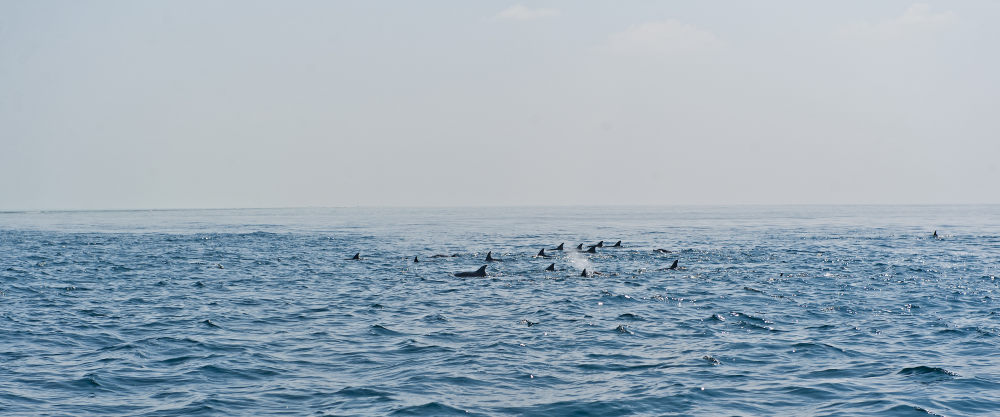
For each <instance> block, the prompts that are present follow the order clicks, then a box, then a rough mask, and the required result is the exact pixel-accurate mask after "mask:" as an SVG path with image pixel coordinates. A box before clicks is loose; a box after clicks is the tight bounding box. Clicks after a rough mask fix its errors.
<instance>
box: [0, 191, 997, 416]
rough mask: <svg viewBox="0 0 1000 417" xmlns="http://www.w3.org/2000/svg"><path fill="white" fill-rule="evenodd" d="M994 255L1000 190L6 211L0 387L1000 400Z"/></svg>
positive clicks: (383, 406)
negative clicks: (839, 203) (855, 199)
mask: <svg viewBox="0 0 1000 417" xmlns="http://www.w3.org/2000/svg"><path fill="white" fill-rule="evenodd" d="M934 230H938V233H939V234H940V236H939V238H936V239H935V238H932V237H931V233H932V232H933V231H934ZM599 240H604V241H605V242H608V243H610V242H614V241H617V240H622V241H623V246H624V247H623V248H620V249H615V248H607V247H605V248H600V249H598V253H597V254H593V255H591V254H581V253H579V252H577V251H576V250H575V247H576V245H577V244H579V243H587V244H593V243H596V242H597V241H599ZM560 242H565V243H566V248H567V250H566V251H564V252H556V251H548V252H549V253H550V254H552V255H554V256H553V257H552V258H551V259H538V258H534V257H533V255H535V254H536V253H537V252H538V250H539V249H541V248H543V247H545V248H553V247H555V246H556V245H558V244H559V243H560ZM655 249H666V250H669V251H671V252H670V253H661V252H657V251H655ZM487 251H493V254H494V255H495V256H498V257H500V258H502V259H503V262H496V263H491V264H490V266H489V267H488V271H489V274H490V276H489V277H486V278H456V277H454V276H453V275H452V274H453V273H454V272H457V271H471V270H475V269H476V268H478V267H479V266H481V265H483V264H484V262H482V259H483V258H484V257H485V254H486V252H487ZM356 252H361V255H362V257H363V258H364V259H363V260H361V261H352V260H348V259H347V258H350V257H351V256H353V255H354V253H356ZM434 254H449V255H450V254H459V256H457V257H448V258H431V256H432V255H434ZM415 255H419V256H420V258H421V260H422V262H420V263H417V264H414V263H412V259H413V257H414V256H415ZM675 259H677V260H679V264H680V266H681V267H682V269H679V270H667V269H666V267H667V266H669V264H670V263H671V262H672V261H673V260H675ZM551 262H554V263H555V264H556V266H557V268H559V270H558V271H556V272H544V271H543V268H545V267H546V266H547V265H548V264H549V263H551ZM583 268H588V269H589V270H592V271H597V272H599V273H600V274H599V275H594V276H591V277H580V276H579V275H580V271H581V270H582V269H583ZM997 276H1000V206H957V207H938V206H906V207H885V206H879V207H731V208H727V207H707V208H706V207H681V208H544V209H539V208H516V209H507V208H504V209H500V208H496V209H362V208H344V209H288V210H192V211H109V212H16V213H0V414H2V415H19V416H20V415H102V416H110V415H129V416H133V415H139V416H168V415H184V416H189V415H387V414H388V415H434V416H437V415H452V414H454V415H556V416H558V415H577V416H587V415H595V416H596V415H601V416H605V415H843V416H856V415H880V416H881V415H899V416H908V415H948V416H961V415H998V414H1000V299H998V298H1000V281H998V280H997Z"/></svg>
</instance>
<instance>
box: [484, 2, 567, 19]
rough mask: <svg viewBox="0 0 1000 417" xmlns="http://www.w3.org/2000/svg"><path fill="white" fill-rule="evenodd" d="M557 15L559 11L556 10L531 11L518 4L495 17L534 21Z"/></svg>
mask: <svg viewBox="0 0 1000 417" xmlns="http://www.w3.org/2000/svg"><path fill="white" fill-rule="evenodd" d="M558 15H559V10H557V9H532V8H530V7H525V6H523V5H520V4H515V5H513V6H510V7H508V8H507V9H506V10H504V11H502V12H500V13H498V14H497V16H496V17H497V18H499V19H512V20H534V19H542V18H546V17H553V16H558Z"/></svg>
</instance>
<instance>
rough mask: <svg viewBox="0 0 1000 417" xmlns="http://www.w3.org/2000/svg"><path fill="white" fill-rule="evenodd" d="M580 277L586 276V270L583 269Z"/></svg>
mask: <svg viewBox="0 0 1000 417" xmlns="http://www.w3.org/2000/svg"><path fill="white" fill-rule="evenodd" d="M580 276H581V277H585V276H587V268H583V272H581V273H580Z"/></svg>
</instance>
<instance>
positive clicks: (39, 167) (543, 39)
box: [0, 0, 1000, 210]
mask: <svg viewBox="0 0 1000 417" xmlns="http://www.w3.org/2000/svg"><path fill="white" fill-rule="evenodd" d="M998 21H1000V2H997V1H995V0H983V1H948V2H944V1H937V2H930V3H919V2H918V3H914V2H911V1H890V0H886V1H870V0H863V1H828V2H812V1H810V2H804V1H799V0H788V1H753V2H749V1H728V2H727V1H683V2H681V1H674V2H672V1H632V2H617V1H616V2H609V1H525V2H522V3H517V2H506V1H459V0H456V1H447V2H446V1H420V2H417V1H394V2H389V1H266V2H250V1H200V0H199V1H177V0H171V1H68V0H67V1H37V0H30V1H29V0H20V1H10V0H0V209H4V210H15V209H95V208H183V207H289V206H344V205H349V206H353V205H392V206H395V205H404V206H454V205H460V206H464V205H576V204H585V205H597V204H743V203H747V204H758V203H765V204H766V203H1000V53H998V51H1000V25H998V24H997V22H998Z"/></svg>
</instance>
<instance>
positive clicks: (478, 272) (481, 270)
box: [476, 265, 486, 276]
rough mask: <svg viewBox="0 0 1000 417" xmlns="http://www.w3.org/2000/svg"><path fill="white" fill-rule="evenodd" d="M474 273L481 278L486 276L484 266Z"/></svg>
mask: <svg viewBox="0 0 1000 417" xmlns="http://www.w3.org/2000/svg"><path fill="white" fill-rule="evenodd" d="M476 273H477V274H479V275H482V276H486V265H483V266H481V267H479V269H477V270H476Z"/></svg>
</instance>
